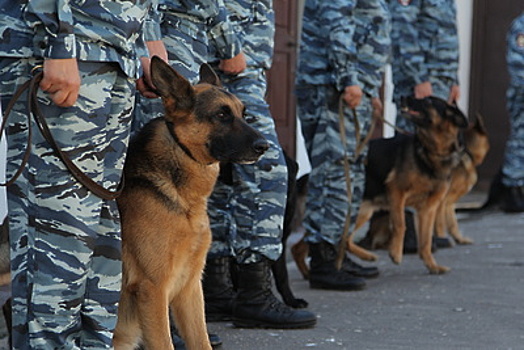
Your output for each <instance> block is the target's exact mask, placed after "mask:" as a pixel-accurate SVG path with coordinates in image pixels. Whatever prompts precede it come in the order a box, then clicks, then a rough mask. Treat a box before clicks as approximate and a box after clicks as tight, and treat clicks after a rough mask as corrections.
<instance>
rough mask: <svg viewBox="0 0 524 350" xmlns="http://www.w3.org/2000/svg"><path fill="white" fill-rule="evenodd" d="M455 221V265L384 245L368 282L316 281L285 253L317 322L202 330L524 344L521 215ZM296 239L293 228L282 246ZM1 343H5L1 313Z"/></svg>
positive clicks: (375, 343)
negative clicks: (323, 284)
mask: <svg viewBox="0 0 524 350" xmlns="http://www.w3.org/2000/svg"><path fill="white" fill-rule="evenodd" d="M459 225H460V227H461V230H462V232H463V233H464V235H466V236H469V237H471V238H473V239H474V240H475V243H474V244H473V245H469V246H455V247H453V248H448V249H439V250H438V251H437V252H436V253H435V258H436V259H437V261H438V262H439V263H440V264H443V265H446V266H449V267H451V268H452V270H451V271H450V272H449V273H447V274H445V275H430V274H428V272H427V270H426V268H425V267H424V265H423V264H422V262H421V260H420V259H419V258H418V256H417V255H411V254H410V255H405V256H404V260H403V262H402V264H401V265H394V264H393V263H392V262H391V261H390V259H389V257H388V256H387V252H386V251H377V253H378V255H379V260H378V261H377V262H376V265H377V266H378V267H379V269H380V271H381V274H380V276H379V277H378V278H376V279H372V280H368V281H367V287H366V289H365V290H363V291H358V292H335V291H325V290H313V289H310V288H309V286H308V283H307V281H304V280H303V279H302V277H301V276H300V274H299V272H298V270H297V269H296V266H295V264H294V263H293V262H292V261H291V260H289V263H288V269H289V273H290V279H291V286H292V289H293V291H294V292H295V295H296V296H297V297H300V298H304V299H306V300H307V301H308V302H309V310H311V311H313V312H314V313H316V314H317V317H318V323H317V325H316V327H314V328H312V329H303V330H285V331H284V330H268V329H266V330H263V329H237V328H234V327H233V325H232V324H231V323H210V324H208V328H209V331H210V332H212V333H217V334H218V335H219V336H220V337H221V338H222V341H223V345H222V347H221V349H223V350H266V349H267V350H279V349H286V350H287V349H326V350H330V349H357V350H360V349H372V350H381V349H384V350H395V349H472V350H473V349H474V350H478V349H486V350H498V349H524V214H505V213H502V212H500V211H495V210H492V211H487V212H481V213H461V214H460V216H459ZM361 234H365V232H361ZM298 238H299V234H298V233H297V234H294V235H293V236H292V237H290V242H289V245H291V244H292V243H293V242H294V241H295V240H297V239H298ZM362 264H364V265H368V264H369V263H364V262H362ZM3 295H5V290H2V289H0V299H1V298H2V296H3ZM2 337H3V338H2ZM0 349H6V347H5V330H4V329H3V322H2V321H0Z"/></svg>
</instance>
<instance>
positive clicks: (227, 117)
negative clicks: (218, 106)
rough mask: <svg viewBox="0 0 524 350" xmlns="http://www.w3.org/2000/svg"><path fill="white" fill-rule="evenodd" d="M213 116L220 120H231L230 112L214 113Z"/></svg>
mask: <svg viewBox="0 0 524 350" xmlns="http://www.w3.org/2000/svg"><path fill="white" fill-rule="evenodd" d="M215 117H216V118H217V119H218V120H220V121H222V122H230V121H232V120H233V117H232V115H231V114H230V113H224V112H219V113H217V114H216V115H215Z"/></svg>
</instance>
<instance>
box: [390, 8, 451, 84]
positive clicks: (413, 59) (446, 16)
mask: <svg viewBox="0 0 524 350" xmlns="http://www.w3.org/2000/svg"><path fill="white" fill-rule="evenodd" d="M389 8H390V13H391V18H392V31H391V41H392V54H393V57H392V71H393V80H394V82H400V81H402V82H403V83H404V84H407V85H409V86H415V85H416V84H420V83H422V82H425V81H429V77H430V76H437V77H446V78H449V79H452V81H453V82H454V83H456V84H458V65H459V41H458V34H457V24H456V16H457V13H456V12H457V11H456V7H455V0H389Z"/></svg>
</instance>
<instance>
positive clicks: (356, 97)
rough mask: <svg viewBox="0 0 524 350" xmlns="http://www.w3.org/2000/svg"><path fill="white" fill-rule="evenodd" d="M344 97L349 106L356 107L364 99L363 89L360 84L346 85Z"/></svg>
mask: <svg viewBox="0 0 524 350" xmlns="http://www.w3.org/2000/svg"><path fill="white" fill-rule="evenodd" d="M342 98H343V99H344V102H346V104H347V106H348V107H349V108H356V107H357V106H358V105H359V104H360V101H362V89H361V88H360V86H358V85H351V86H346V88H345V89H344V92H343V95H342Z"/></svg>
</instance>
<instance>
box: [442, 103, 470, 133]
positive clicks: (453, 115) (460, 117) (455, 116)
mask: <svg viewBox="0 0 524 350" xmlns="http://www.w3.org/2000/svg"><path fill="white" fill-rule="evenodd" d="M445 113H446V114H447V117H448V118H449V119H450V120H451V121H452V123H453V124H455V125H456V126H458V127H459V128H467V127H468V118H466V116H465V115H464V113H462V111H461V110H460V109H459V108H458V107H457V106H456V105H450V104H448V106H447V108H446V112H445Z"/></svg>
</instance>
